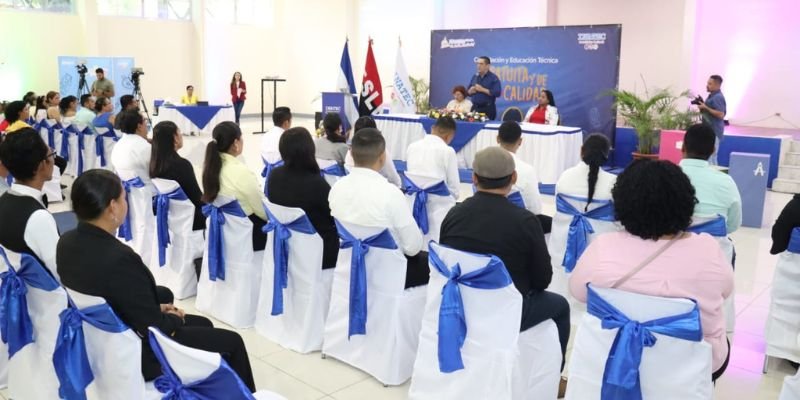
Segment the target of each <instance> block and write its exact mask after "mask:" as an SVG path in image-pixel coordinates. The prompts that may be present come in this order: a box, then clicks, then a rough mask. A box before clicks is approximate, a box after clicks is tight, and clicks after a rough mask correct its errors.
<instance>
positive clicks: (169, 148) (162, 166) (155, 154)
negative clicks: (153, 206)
mask: <svg viewBox="0 0 800 400" xmlns="http://www.w3.org/2000/svg"><path fill="white" fill-rule="evenodd" d="M181 147H183V136H182V135H181V132H180V130H178V126H177V125H175V123H174V122H172V121H161V122H159V123H157V124H156V126H155V127H153V144H152V152H151V153H150V154H151V155H150V177H151V178H161V179H169V180H173V181H175V182H178V185H179V186H180V187H181V189H183V192H184V193H186V197H188V198H189V201H191V202H192V204H194V222H193V223H192V229H193V230H195V231H201V230H203V229H205V228H206V217H205V216H203V202H202V200H201V198H202V197H203V192H202V191H201V190H200V185H199V184H198V183H197V177H196V176H195V174H194V168H193V167H192V163H191V162H189V160H187V159H185V158H182V157H181V156H180V155H178V150H180V148H181Z"/></svg>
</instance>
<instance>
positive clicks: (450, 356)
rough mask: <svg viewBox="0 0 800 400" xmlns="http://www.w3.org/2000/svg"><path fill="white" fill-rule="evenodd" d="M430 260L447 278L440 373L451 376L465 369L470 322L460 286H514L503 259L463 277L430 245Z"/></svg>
mask: <svg viewBox="0 0 800 400" xmlns="http://www.w3.org/2000/svg"><path fill="white" fill-rule="evenodd" d="M428 247H429V249H428V260H429V261H430V263H431V265H432V266H433V267H434V268H435V269H436V270H437V271H439V273H440V274H442V275H443V276H444V277H445V278H447V283H445V285H444V288H442V304H441V305H440V306H439V342H438V344H439V352H438V356H439V371H441V372H444V373H448V372H454V371H458V370H461V369H464V362H463V361H462V359H461V347H463V346H464V341H465V340H466V338H467V322H466V316H465V315H464V303H463V301H462V299H461V290H459V288H458V285H459V284H461V285H465V286H469V287H472V288H476V289H500V288H503V287H506V286H508V285H510V284H511V283H512V281H511V276H509V275H508V271H506V268H505V264H503V261H501V260H500V259H499V258H497V257H495V256H491V258H490V260H489V262H488V263H487V264H486V266H485V267H483V268H481V269H478V270H475V271H472V272H469V273H466V274H463V275H462V274H461V267H460V266H459V265H458V264H456V265H454V266H452V267H448V266H447V265H446V264H445V263H444V261H442V259H441V258H439V255H438V254H436V252H435V251H434V250H433V246H430V245H428Z"/></svg>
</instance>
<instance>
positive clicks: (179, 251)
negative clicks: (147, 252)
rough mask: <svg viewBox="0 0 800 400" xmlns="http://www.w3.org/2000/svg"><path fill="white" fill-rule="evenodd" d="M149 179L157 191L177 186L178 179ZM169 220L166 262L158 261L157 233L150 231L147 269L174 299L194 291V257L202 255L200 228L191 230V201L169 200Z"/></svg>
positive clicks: (189, 295) (190, 294)
mask: <svg viewBox="0 0 800 400" xmlns="http://www.w3.org/2000/svg"><path fill="white" fill-rule="evenodd" d="M152 182H153V187H154V188H155V191H156V194H159V193H164V194H166V193H170V192H172V191H174V190H177V189H180V185H178V182H175V181H172V180H168V179H159V178H155V179H153V180H152ZM168 221H169V239H170V244H169V246H168V247H167V251H166V258H165V261H166V263H165V264H164V265H163V266H160V265H159V264H160V263H159V260H158V235H153V236H152V241H153V242H154V243H155V244H154V246H155V250H153V261H152V263H151V264H150V271H152V272H153V277H155V279H156V283H157V284H159V285H161V286H166V287H168V288H169V289H170V290H171V291H172V293H173V294H174V295H175V298H176V299H181V300H182V299H185V298H188V297H192V296H194V295H195V294H196V293H197V273H196V272H195V269H194V260H195V259H196V258H200V257H201V256H202V255H203V231H193V230H192V224H194V204H192V202H191V201H189V200H174V199H171V200H169V218H168ZM156 229H157V227H156Z"/></svg>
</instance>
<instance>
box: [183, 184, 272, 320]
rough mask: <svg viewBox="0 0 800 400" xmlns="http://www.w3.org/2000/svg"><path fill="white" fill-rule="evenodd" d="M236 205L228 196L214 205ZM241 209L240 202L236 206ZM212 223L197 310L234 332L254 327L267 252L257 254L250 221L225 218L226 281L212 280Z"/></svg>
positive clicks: (222, 233) (200, 282) (199, 287)
mask: <svg viewBox="0 0 800 400" xmlns="http://www.w3.org/2000/svg"><path fill="white" fill-rule="evenodd" d="M231 202H236V200H235V199H232V198H230V197H227V196H218V197H217V199H216V200H214V202H213V205H214V206H216V207H221V206H223V205H226V204H228V203H231ZM236 205H237V207H238V206H239V205H238V202H236ZM210 229H211V225H210V221H209V219H208V218H206V232H207V233H206V244H205V249H204V251H203V269H202V271H201V273H200V281H199V282H198V283H197V299H196V307H197V310H198V311H200V312H202V313H205V314H208V315H210V316H212V317H214V318H216V319H218V320H220V321H222V322H224V323H226V324H228V325H230V326H232V327H234V328H238V329H244V328H249V327H251V326H253V323H254V322H255V318H256V307H257V306H258V289H259V287H260V286H261V269H262V257H263V256H264V252H263V251H253V245H252V243H253V236H252V235H253V233H252V232H253V223H252V222H251V221H250V220H249V219H248V218H247V217H238V216H233V215H229V214H225V224H224V225H222V230H221V235H222V237H223V242H224V244H223V254H224V259H225V279H224V280H222V279H216V280H214V281H212V280H211V279H210V278H209V269H208V254H209V244H210V241H209V236H210V234H209V233H210V232H209V231H210Z"/></svg>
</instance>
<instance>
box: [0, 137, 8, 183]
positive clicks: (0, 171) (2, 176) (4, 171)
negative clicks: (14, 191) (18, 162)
mask: <svg viewBox="0 0 800 400" xmlns="http://www.w3.org/2000/svg"><path fill="white" fill-rule="evenodd" d="M5 138H6V135H0V146H2V145H3V139H5ZM7 191H8V168H6V167H5V166H4V165H3V161H2V160H0V196H3V194H4V193H5V192H7Z"/></svg>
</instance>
